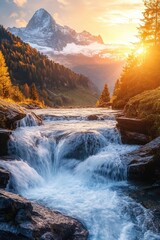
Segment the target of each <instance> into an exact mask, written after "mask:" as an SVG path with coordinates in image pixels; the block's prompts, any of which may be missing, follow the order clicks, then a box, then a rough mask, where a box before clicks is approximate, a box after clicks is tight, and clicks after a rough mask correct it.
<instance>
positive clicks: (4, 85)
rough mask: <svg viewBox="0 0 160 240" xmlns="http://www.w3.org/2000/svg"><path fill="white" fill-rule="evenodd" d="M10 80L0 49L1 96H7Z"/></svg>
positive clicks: (8, 94)
mask: <svg viewBox="0 0 160 240" xmlns="http://www.w3.org/2000/svg"><path fill="white" fill-rule="evenodd" d="M11 87H12V84H11V80H10V76H9V73H8V68H7V66H6V63H5V59H4V56H3V54H2V52H1V51H0V95H1V97H2V98H8V97H9V96H10V91H11Z"/></svg>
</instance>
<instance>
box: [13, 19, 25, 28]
mask: <svg viewBox="0 0 160 240" xmlns="http://www.w3.org/2000/svg"><path fill="white" fill-rule="evenodd" d="M16 25H17V27H25V26H26V25H27V22H26V21H25V20H24V19H21V18H19V19H16Z"/></svg>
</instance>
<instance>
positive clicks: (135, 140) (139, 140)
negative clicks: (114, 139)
mask: <svg viewBox="0 0 160 240" xmlns="http://www.w3.org/2000/svg"><path fill="white" fill-rule="evenodd" d="M120 132H121V139H122V143H124V144H138V145H144V144H147V143H149V141H150V137H149V136H148V135H145V134H142V133H136V132H129V131H123V130H120Z"/></svg>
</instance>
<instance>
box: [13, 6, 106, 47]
mask: <svg viewBox="0 0 160 240" xmlns="http://www.w3.org/2000/svg"><path fill="white" fill-rule="evenodd" d="M8 30H9V31H10V32H11V33H13V34H14V35H16V36H18V37H20V38H21V39H22V40H23V41H24V42H28V43H31V44H37V45H39V46H46V47H49V48H53V49H54V50H58V51H60V50H62V49H63V48H64V47H65V46H66V45H67V44H68V43H75V44H77V45H89V44H91V43H95V42H96V43H99V44H103V40H102V37H101V36H100V35H99V36H93V35H92V34H90V33H89V32H87V31H83V32H81V33H77V32H76V31H75V30H73V29H72V28H70V27H68V26H61V25H59V24H57V23H56V21H55V20H54V19H53V17H52V16H51V15H50V14H49V13H48V12H47V11H46V10H45V9H43V8H41V9H39V10H37V11H36V12H35V14H34V15H33V17H32V18H31V19H30V21H29V23H28V24H27V26H26V27H25V28H16V27H13V28H8Z"/></svg>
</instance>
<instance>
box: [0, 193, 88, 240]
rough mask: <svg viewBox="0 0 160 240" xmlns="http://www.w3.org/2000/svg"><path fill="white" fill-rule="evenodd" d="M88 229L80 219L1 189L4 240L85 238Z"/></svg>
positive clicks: (0, 230) (0, 221)
mask: <svg viewBox="0 0 160 240" xmlns="http://www.w3.org/2000/svg"><path fill="white" fill-rule="evenodd" d="M87 237H88V232H87V230H86V229H85V228H84V226H83V225H82V224H81V223H80V222H78V221H77V220H75V219H73V218H70V217H67V216H64V215H62V214H61V213H58V212H53V211H50V210H49V209H47V208H45V207H42V206H40V205H38V204H35V203H31V202H29V201H28V200H26V199H24V198H22V197H20V196H18V195H16V194H13V193H9V192H6V191H4V190H0V239H3V240H8V239H22V240H23V239H28V240H36V239H41V240H48V239H50V240H52V239H54V240H56V239H57V240H63V239H64V240H65V239H72V240H78V239H81V240H85V239H87Z"/></svg>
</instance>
